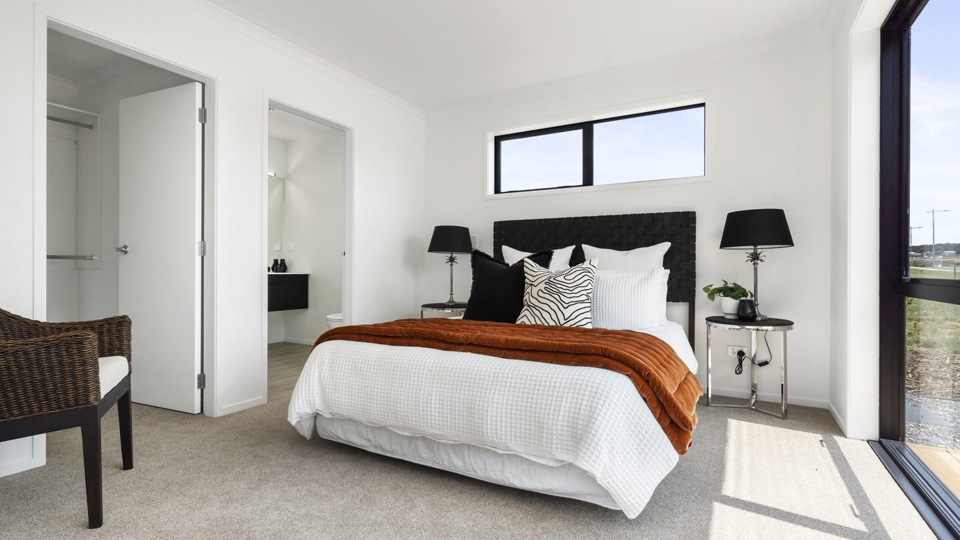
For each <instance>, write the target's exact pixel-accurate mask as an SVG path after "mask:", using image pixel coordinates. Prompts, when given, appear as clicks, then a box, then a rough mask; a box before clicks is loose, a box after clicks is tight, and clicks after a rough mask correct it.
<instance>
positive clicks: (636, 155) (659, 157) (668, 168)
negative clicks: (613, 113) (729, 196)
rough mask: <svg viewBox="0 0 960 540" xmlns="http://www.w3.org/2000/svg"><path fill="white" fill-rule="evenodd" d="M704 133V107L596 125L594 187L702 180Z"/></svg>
mask: <svg viewBox="0 0 960 540" xmlns="http://www.w3.org/2000/svg"><path fill="white" fill-rule="evenodd" d="M703 133H704V109H703V108H702V107H698V108H695V109H686V110H682V111H674V112H668V113H663V114H652V115H647V116H638V117H635V118H626V119H623V120H614V121H612V122H600V123H597V124H596V125H594V128H593V183H594V185H604V184H622V183H626V182H642V181H645V180H661V179H666V178H685V177H689V176H703V174H704V156H703V154H704V152H703V141H704V138H703Z"/></svg>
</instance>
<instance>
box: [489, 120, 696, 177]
mask: <svg viewBox="0 0 960 540" xmlns="http://www.w3.org/2000/svg"><path fill="white" fill-rule="evenodd" d="M690 109H703V176H706V174H707V103H706V102H702V103H695V104H692V105H682V106H679V107H670V108H668V109H657V110H653V111H645V112H641V113H635V114H626V115H623V116H614V117H611V118H601V119H599V120H590V121H587V122H577V123H573V124H564V125H561V126H551V127H547V128H541V129H533V130H530V131H520V132H517V133H506V134H503V135H496V136H495V137H494V138H493V194H494V195H506V194H510V193H528V192H537V191H552V190H556V189H569V188H581V187H587V186H592V185H594V184H593V126H595V125H597V124H604V123H607V122H616V121H618V120H629V119H631V118H640V117H642V116H654V115H658V114H667V113H672V112H679V111H686V110H690ZM568 131H582V133H583V137H582V139H583V140H582V145H583V149H582V152H583V154H582V155H583V182H582V183H581V184H579V185H573V186H552V187H545V188H534V189H516V190H511V191H502V190H501V185H500V143H501V142H503V141H512V140H516V139H527V138H530V137H539V136H542V135H551V134H553V133H564V132H568ZM682 178H694V177H682ZM659 180H673V178H656V179H651V180H637V181H635V182H622V183H619V184H610V185H628V184H642V183H644V182H653V181H659Z"/></svg>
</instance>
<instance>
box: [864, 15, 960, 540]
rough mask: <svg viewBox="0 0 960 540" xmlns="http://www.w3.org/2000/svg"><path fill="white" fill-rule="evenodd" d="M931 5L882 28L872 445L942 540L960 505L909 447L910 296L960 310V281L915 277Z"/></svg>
mask: <svg viewBox="0 0 960 540" xmlns="http://www.w3.org/2000/svg"><path fill="white" fill-rule="evenodd" d="M928 1H929V0H898V1H897V2H896V4H895V5H894V6H893V9H892V10H891V11H890V14H889V15H888V16H887V19H886V21H885V22H884V24H883V26H882V27H881V29H880V253H879V255H880V260H879V272H880V291H879V293H880V294H879V307H880V319H879V334H880V357H879V364H880V373H879V375H880V381H879V382H880V396H879V397H880V400H879V401H880V402H879V404H878V405H879V411H878V412H879V421H880V425H879V428H880V430H879V431H880V440H879V441H871V442H870V445H871V447H872V448H873V449H874V451H876V453H877V454H878V456H879V457H880V459H881V460H882V461H883V463H884V465H886V467H887V469H888V470H889V471H890V472H891V474H892V475H893V477H894V479H895V480H896V481H897V483H898V484H899V485H900V487H901V488H902V489H903V491H904V493H905V494H906V495H907V497H908V498H909V499H910V501H911V502H912V503H913V504H914V506H915V507H916V508H917V510H918V511H919V512H920V514H921V515H922V516H923V518H924V519H925V520H926V521H927V523H928V524H929V525H930V527H931V528H932V529H933V531H934V532H935V533H936V534H937V536H938V537H940V538H956V537H960V499H958V498H957V497H956V496H955V495H954V494H953V493H952V492H951V491H950V490H949V489H948V488H947V487H946V486H945V485H944V484H943V482H942V481H941V480H940V479H939V478H938V477H937V475H936V474H934V473H933V472H932V471H931V470H930V469H929V467H927V465H926V464H925V463H924V462H923V461H922V460H921V459H920V458H919V457H917V455H916V454H915V453H914V452H913V450H912V449H911V448H910V447H909V445H907V444H906V443H905V442H904V439H905V436H906V414H905V413H906V408H905V406H906V388H905V386H904V380H905V372H906V348H905V345H906V309H905V304H904V301H905V298H908V297H911V298H920V299H925V300H933V301H939V302H947V303H951V304H960V280H950V279H930V278H912V277H910V257H909V248H910V246H909V244H910V241H909V238H910V215H909V209H910V60H911V58H910V32H911V27H912V26H913V23H914V21H915V20H916V19H917V17H918V16H919V15H920V12H921V11H923V8H924V7H925V6H926V4H927V2H928Z"/></svg>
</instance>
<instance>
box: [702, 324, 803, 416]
mask: <svg viewBox="0 0 960 540" xmlns="http://www.w3.org/2000/svg"><path fill="white" fill-rule="evenodd" d="M714 328H720V329H723V330H741V331H746V332H750V358H753V359H756V357H757V332H779V333H780V347H781V349H780V350H781V355H780V359H781V361H780V406H781V413H780V414H777V413H773V412H770V411H765V410H763V409H758V408H757V371H759V370H758V367H757V366H755V365H754V363H753V362H752V361H751V362H750V401H749V402H747V403H746V404H745V405H714V404H713V391H712V388H711V387H712V383H713V381H712V380H711V379H712V371H713V365H712V364H713V351H712V350H711V343H710V340H711V338H712V333H713V329H714ZM790 330H793V321H788V320H787V319H757V320H755V321H741V320H739V319H727V318H726V317H722V316H716V317H707V406H708V407H731V408H740V409H753V410H755V411H758V412H762V413H764V414H769V415H770V416H776V417H778V418H783V419H784V420H786V418H787V332H789V331H790Z"/></svg>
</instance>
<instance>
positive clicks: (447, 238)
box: [427, 225, 473, 305]
mask: <svg viewBox="0 0 960 540" xmlns="http://www.w3.org/2000/svg"><path fill="white" fill-rule="evenodd" d="M427 251H429V252H430V253H447V254H448V255H447V263H448V264H449V265H450V298H449V299H448V300H447V304H449V305H454V304H456V303H457V301H456V300H454V299H453V265H455V264H457V257H456V255H454V253H471V252H472V251H473V242H471V241H470V229H468V228H466V227H458V226H456V225H437V226H436V227H434V229H433V237H432V238H430V247H428V248H427Z"/></svg>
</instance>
